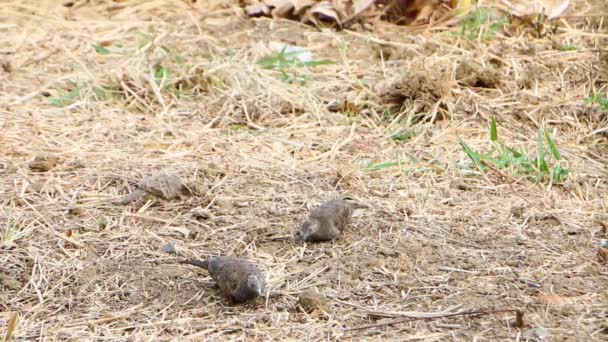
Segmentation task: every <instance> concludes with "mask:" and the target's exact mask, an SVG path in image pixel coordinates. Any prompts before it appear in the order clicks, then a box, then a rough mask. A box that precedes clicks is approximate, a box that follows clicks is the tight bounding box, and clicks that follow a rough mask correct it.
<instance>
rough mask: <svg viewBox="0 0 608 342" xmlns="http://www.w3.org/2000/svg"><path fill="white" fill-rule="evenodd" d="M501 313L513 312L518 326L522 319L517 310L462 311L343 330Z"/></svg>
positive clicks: (400, 319)
mask: <svg viewBox="0 0 608 342" xmlns="http://www.w3.org/2000/svg"><path fill="white" fill-rule="evenodd" d="M503 312H515V314H516V317H517V320H518V325H519V323H520V322H521V321H522V319H523V314H522V312H521V311H520V310H517V309H498V310H464V311H459V312H454V313H449V314H445V315H439V316H433V317H403V318H398V319H395V320H392V321H389V322H384V323H375V324H367V325H362V326H358V327H354V328H348V329H344V331H353V330H363V329H370V328H378V327H384V326H387V325H393V324H398V323H405V322H411V321H430V320H434V319H437V318H446V317H455V316H472V317H480V316H484V315H489V314H495V313H503Z"/></svg>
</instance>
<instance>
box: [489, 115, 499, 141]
mask: <svg viewBox="0 0 608 342" xmlns="http://www.w3.org/2000/svg"><path fill="white" fill-rule="evenodd" d="M490 140H492V141H493V142H497V141H498V130H497V129H496V117H494V115H492V123H491V124H490Z"/></svg>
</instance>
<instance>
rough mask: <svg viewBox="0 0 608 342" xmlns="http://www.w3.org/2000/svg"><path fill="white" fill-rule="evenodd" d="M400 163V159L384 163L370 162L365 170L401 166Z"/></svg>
mask: <svg viewBox="0 0 608 342" xmlns="http://www.w3.org/2000/svg"><path fill="white" fill-rule="evenodd" d="M399 165H401V163H400V162H398V161H388V162H382V163H369V164H368V165H367V166H366V167H365V171H380V170H384V169H388V168H391V167H395V166H399Z"/></svg>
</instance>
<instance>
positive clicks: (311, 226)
mask: <svg viewBox="0 0 608 342" xmlns="http://www.w3.org/2000/svg"><path fill="white" fill-rule="evenodd" d="M320 225H321V224H320V223H319V221H317V220H306V222H304V223H302V225H301V226H300V230H299V231H298V232H296V239H298V240H300V241H307V240H308V237H309V236H310V235H311V234H313V233H314V232H316V231H317V230H319V227H320Z"/></svg>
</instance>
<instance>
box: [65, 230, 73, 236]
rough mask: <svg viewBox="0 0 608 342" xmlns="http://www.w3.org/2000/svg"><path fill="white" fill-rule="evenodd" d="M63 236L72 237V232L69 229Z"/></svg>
mask: <svg viewBox="0 0 608 342" xmlns="http://www.w3.org/2000/svg"><path fill="white" fill-rule="evenodd" d="M65 236H67V237H71V236H72V230H71V229H68V230H66V231H65Z"/></svg>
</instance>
